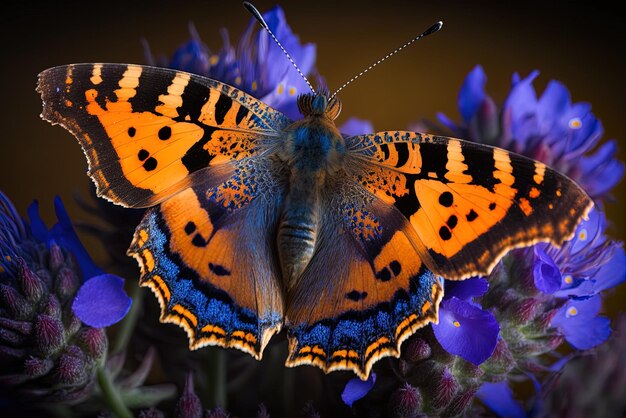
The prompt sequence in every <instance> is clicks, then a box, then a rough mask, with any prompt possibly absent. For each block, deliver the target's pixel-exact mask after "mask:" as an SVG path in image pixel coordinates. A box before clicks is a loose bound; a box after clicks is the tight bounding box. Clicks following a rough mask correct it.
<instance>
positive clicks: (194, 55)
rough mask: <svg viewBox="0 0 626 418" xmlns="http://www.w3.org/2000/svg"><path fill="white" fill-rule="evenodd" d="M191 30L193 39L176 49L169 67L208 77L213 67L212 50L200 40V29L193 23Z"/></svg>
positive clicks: (190, 26)
mask: <svg viewBox="0 0 626 418" xmlns="http://www.w3.org/2000/svg"><path fill="white" fill-rule="evenodd" d="M189 32H190V35H191V39H190V40H188V41H187V42H185V43H184V44H182V45H181V46H179V47H178V49H176V51H174V54H173V55H172V59H171V60H170V63H169V67H171V68H174V69H176V70H182V71H187V72H189V73H193V74H199V75H202V76H205V77H208V76H209V71H210V68H211V64H210V56H211V51H210V50H209V47H208V46H206V44H205V43H204V42H202V41H201V40H200V36H199V35H198V31H197V30H196V28H195V27H194V26H193V24H190V25H189Z"/></svg>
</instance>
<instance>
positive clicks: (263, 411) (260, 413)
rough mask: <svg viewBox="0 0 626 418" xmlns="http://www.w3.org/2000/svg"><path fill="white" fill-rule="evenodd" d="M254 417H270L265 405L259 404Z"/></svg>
mask: <svg viewBox="0 0 626 418" xmlns="http://www.w3.org/2000/svg"><path fill="white" fill-rule="evenodd" d="M256 418H270V414H269V412H267V408H266V407H265V405H263V404H260V405H259V411H258V412H257V414H256Z"/></svg>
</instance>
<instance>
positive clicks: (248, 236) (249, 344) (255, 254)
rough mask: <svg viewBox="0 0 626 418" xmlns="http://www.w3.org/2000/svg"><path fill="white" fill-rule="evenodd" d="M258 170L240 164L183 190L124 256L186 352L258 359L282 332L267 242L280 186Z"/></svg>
mask: <svg viewBox="0 0 626 418" xmlns="http://www.w3.org/2000/svg"><path fill="white" fill-rule="evenodd" d="M262 165H263V164H262V163H260V162H256V163H255V162H252V161H241V162H238V163H237V169H236V170H235V172H234V173H233V174H232V175H231V176H230V177H229V178H228V179H226V180H225V181H223V182H222V183H219V184H216V185H208V184H199V185H194V186H193V187H190V188H187V189H184V190H182V191H181V192H179V193H178V194H176V195H175V196H173V197H170V198H169V199H167V200H166V201H165V202H163V203H162V204H161V205H159V206H158V207H155V208H153V209H150V210H149V211H148V212H147V213H146V216H145V217H144V219H143V221H142V222H141V224H140V225H139V226H138V227H137V230H136V232H135V237H134V239H133V243H132V245H131V247H130V249H129V254H130V255H133V256H134V257H135V258H136V259H137V260H138V261H139V264H140V266H141V271H142V274H141V280H140V283H141V285H142V286H146V287H149V288H150V289H151V290H152V291H153V292H154V293H155V295H156V296H157V298H158V299H159V302H160V305H161V310H162V315H161V321H162V322H173V323H176V324H179V325H180V326H182V327H183V328H184V329H185V330H186V331H187V334H188V336H189V345H190V348H192V349H197V348H200V347H203V346H205V345H219V346H222V347H235V348H238V349H240V350H243V351H245V352H247V353H250V354H251V355H252V356H254V357H255V358H257V359H260V358H261V356H262V354H263V349H264V347H265V345H266V344H267V342H268V341H269V339H270V338H271V336H272V335H273V334H275V333H276V332H278V331H280V329H281V327H282V323H283V304H284V302H283V298H284V296H283V290H282V286H281V284H280V276H279V273H278V271H277V270H276V264H275V261H274V260H275V259H276V257H277V256H276V254H275V249H274V247H273V242H272V237H273V236H274V234H275V228H276V223H277V222H278V215H279V213H280V211H279V208H278V204H279V203H278V202H279V201H280V198H281V190H282V188H283V185H281V184H279V183H278V182H277V181H276V180H275V178H274V176H273V175H272V174H271V173H269V171H267V170H264V168H263V167H262ZM235 179H236V180H235ZM270 184H271V185H272V186H273V187H265V186H269V185H270ZM264 185H265V186H264ZM261 195H262V196H263V197H262V198H257V197H259V196H261Z"/></svg>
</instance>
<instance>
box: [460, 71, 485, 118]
mask: <svg viewBox="0 0 626 418" xmlns="http://www.w3.org/2000/svg"><path fill="white" fill-rule="evenodd" d="M486 83H487V75H486V74H485V70H483V67H481V66H480V65H477V66H476V67H474V69H473V70H472V71H470V72H469V74H467V76H466V77H465V81H463V86H461V90H460V91H459V98H458V103H459V111H460V112H461V116H463V120H465V122H466V123H469V122H470V121H471V120H472V118H473V117H474V115H475V114H476V112H477V111H478V108H479V107H480V105H481V103H482V102H483V100H485V96H486V93H485V84H486Z"/></svg>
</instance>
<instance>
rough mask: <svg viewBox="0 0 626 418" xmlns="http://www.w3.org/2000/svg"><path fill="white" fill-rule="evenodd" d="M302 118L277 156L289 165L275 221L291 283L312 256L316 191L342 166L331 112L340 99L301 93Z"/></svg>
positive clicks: (337, 107)
mask: <svg viewBox="0 0 626 418" xmlns="http://www.w3.org/2000/svg"><path fill="white" fill-rule="evenodd" d="M298 105H299V108H300V111H301V112H302V113H303V115H304V119H302V120H299V121H296V122H294V123H293V124H292V125H291V126H289V127H288V128H287V129H286V130H285V134H286V137H285V141H284V144H283V145H284V146H283V147H282V149H281V150H280V152H279V153H278V157H279V158H280V159H281V160H282V161H283V162H284V163H285V164H286V166H287V167H288V168H289V172H290V174H289V188H288V191H287V195H286V198H285V202H284V205H283V210H282V214H281V220H280V224H279V227H278V236H277V244H278V252H279V257H280V261H281V269H282V273H283V278H284V280H285V283H286V284H287V286H288V287H291V286H292V285H293V284H294V283H295V281H296V280H297V279H298V277H299V276H300V275H301V274H302V272H303V271H304V269H305V268H306V266H307V264H308V263H309V261H310V260H311V258H312V257H313V253H314V250H315V245H316V242H317V235H318V231H319V218H320V202H321V201H320V197H321V194H322V192H323V190H324V186H325V184H326V182H327V181H328V179H330V178H332V177H333V176H334V175H335V174H336V173H337V172H338V171H340V170H341V169H342V168H343V158H344V155H345V153H346V149H345V142H344V140H343V137H342V136H341V134H340V133H339V130H338V129H337V127H336V126H335V122H334V118H335V117H336V116H337V115H338V114H339V110H340V109H341V105H340V104H339V102H338V101H337V100H333V101H330V102H329V101H328V99H327V98H326V96H323V95H316V96H313V95H306V96H301V97H300V98H299V100H298Z"/></svg>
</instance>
